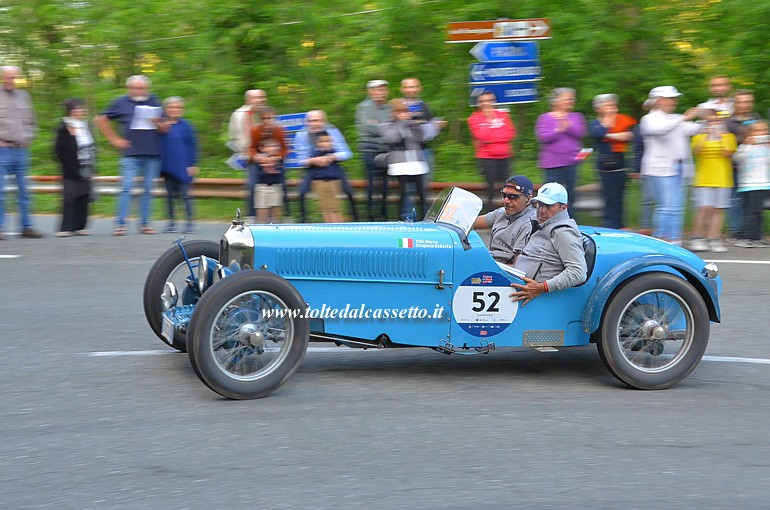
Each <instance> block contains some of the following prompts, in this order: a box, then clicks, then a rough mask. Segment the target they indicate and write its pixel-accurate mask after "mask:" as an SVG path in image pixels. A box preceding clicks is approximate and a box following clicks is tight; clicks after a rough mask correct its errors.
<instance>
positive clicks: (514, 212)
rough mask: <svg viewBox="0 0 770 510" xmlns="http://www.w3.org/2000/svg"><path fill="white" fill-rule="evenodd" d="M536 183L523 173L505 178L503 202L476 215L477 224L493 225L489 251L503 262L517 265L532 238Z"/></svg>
mask: <svg viewBox="0 0 770 510" xmlns="http://www.w3.org/2000/svg"><path fill="white" fill-rule="evenodd" d="M533 192H534V187H533V186H532V181H531V180H529V178H528V177H525V176H523V175H515V176H513V177H510V178H509V179H508V180H507V181H505V185H504V186H503V189H501V190H500V194H501V195H502V199H503V206H502V207H498V208H497V209H495V210H494V211H490V212H488V213H487V214H485V215H483V216H479V217H478V218H476V221H475V222H474V223H473V228H474V229H476V230H479V229H486V228H489V229H492V230H491V232H490V236H489V253H491V254H492V257H493V258H494V259H495V260H496V261H498V262H502V263H503V264H509V265H513V263H514V262H515V261H516V256H517V255H518V254H519V253H521V250H522V248H524V245H525V244H526V243H527V240H528V239H529V234H530V233H531V232H532V222H533V221H536V220H535V218H536V216H537V215H536V214H535V210H534V209H533V208H532V207H529V206H530V205H531V204H530V200H531V199H532V193H533Z"/></svg>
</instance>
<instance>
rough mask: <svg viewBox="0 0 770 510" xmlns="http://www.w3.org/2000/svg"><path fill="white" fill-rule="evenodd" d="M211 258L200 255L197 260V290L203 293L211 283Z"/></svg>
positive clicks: (212, 274)
mask: <svg viewBox="0 0 770 510" xmlns="http://www.w3.org/2000/svg"><path fill="white" fill-rule="evenodd" d="M212 262H213V261H212V260H211V259H209V258H208V257H205V256H203V255H201V259H200V261H199V262H198V291H200V293H201V294H203V293H204V292H205V291H206V289H207V288H209V286H210V285H211V283H212V280H213V276H214V271H213V269H214V268H213V267H212V265H213V264H212Z"/></svg>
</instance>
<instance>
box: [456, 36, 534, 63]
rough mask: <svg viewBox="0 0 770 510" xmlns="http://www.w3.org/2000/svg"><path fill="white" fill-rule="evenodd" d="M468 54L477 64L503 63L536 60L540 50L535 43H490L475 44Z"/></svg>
mask: <svg viewBox="0 0 770 510" xmlns="http://www.w3.org/2000/svg"><path fill="white" fill-rule="evenodd" d="M470 54H471V55H473V56H474V57H475V58H476V60H478V61H479V62H505V61H512V60H538V59H539V57H540V50H539V49H538V46H537V43H536V42H534V41H529V42H507V41H490V42H480V43H477V44H476V45H475V46H474V47H473V48H471V51H470Z"/></svg>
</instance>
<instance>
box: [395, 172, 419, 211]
mask: <svg viewBox="0 0 770 510" xmlns="http://www.w3.org/2000/svg"><path fill="white" fill-rule="evenodd" d="M422 177H423V176H422V175H399V176H398V191H399V199H398V210H399V211H403V210H404V202H406V198H407V196H408V193H409V191H408V189H409V184H414V187H415V189H416V190H417V198H418V199H419V201H420V202H419V203H420V209H419V210H418V211H417V218H415V221H420V220H422V219H423V218H424V217H425V187H424V186H423V181H422Z"/></svg>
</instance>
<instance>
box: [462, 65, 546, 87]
mask: <svg viewBox="0 0 770 510" xmlns="http://www.w3.org/2000/svg"><path fill="white" fill-rule="evenodd" d="M540 78H541V75H540V62H538V61H537V60H522V61H520V62H480V63H478V64H471V65H470V78H469V79H468V81H469V82H470V83H496V82H498V83H499V82H511V81H534V80H539V79H540Z"/></svg>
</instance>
